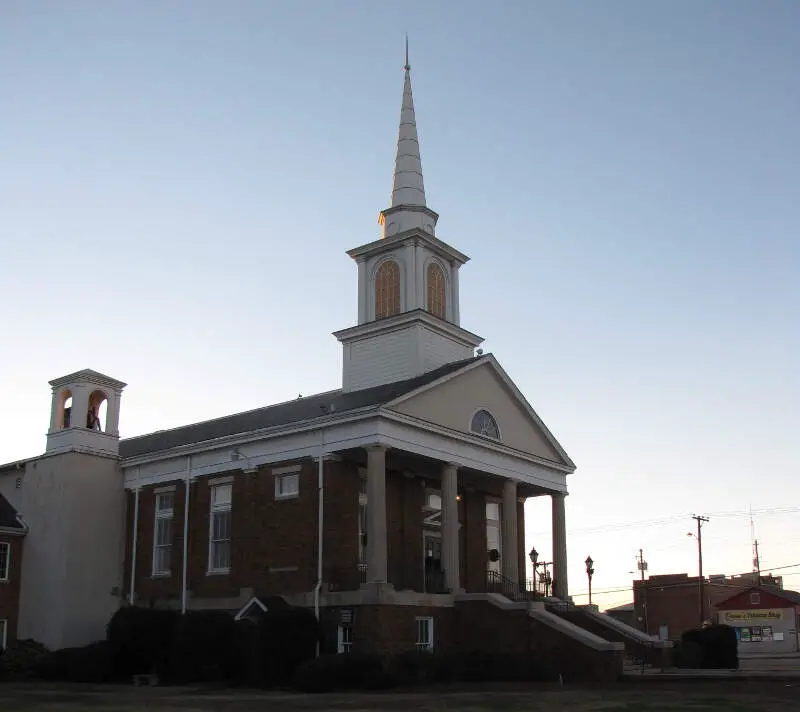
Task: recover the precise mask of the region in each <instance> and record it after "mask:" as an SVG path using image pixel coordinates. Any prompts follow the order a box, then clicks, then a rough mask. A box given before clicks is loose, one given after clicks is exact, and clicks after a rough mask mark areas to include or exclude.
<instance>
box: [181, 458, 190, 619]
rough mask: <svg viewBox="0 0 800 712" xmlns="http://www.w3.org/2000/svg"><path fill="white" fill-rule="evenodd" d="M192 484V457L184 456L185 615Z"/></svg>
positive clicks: (183, 587) (182, 602) (183, 584)
mask: <svg viewBox="0 0 800 712" xmlns="http://www.w3.org/2000/svg"><path fill="white" fill-rule="evenodd" d="M191 484H192V456H191V455H187V456H186V482H185V485H184V489H185V495H184V499H183V561H182V562H181V568H182V571H181V614H183V615H185V614H186V574H187V569H188V566H187V563H188V562H187V559H188V557H189V490H190V489H191Z"/></svg>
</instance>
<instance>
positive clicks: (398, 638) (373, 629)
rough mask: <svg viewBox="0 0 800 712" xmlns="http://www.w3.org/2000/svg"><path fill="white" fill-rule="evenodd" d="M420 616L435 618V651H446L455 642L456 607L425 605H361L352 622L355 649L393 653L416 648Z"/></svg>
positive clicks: (367, 651) (380, 653)
mask: <svg viewBox="0 0 800 712" xmlns="http://www.w3.org/2000/svg"><path fill="white" fill-rule="evenodd" d="M420 616H430V617H431V618H433V640H434V649H435V650H447V649H448V648H450V647H452V645H453V643H454V635H455V632H454V631H455V629H454V618H455V610H454V609H453V608H438V607H426V606H359V607H358V609H357V610H356V613H355V619H354V621H353V648H354V650H356V651H358V652H366V653H376V654H378V655H393V654H395V653H399V652H403V651H404V650H415V649H416V645H417V622H416V619H417V618H418V617H420Z"/></svg>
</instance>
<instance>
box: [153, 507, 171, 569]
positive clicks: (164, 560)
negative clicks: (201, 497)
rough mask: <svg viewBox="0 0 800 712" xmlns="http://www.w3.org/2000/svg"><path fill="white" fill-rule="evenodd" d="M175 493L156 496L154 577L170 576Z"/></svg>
mask: <svg viewBox="0 0 800 712" xmlns="http://www.w3.org/2000/svg"><path fill="white" fill-rule="evenodd" d="M174 506H175V493H174V492H158V493H157V494H156V517H155V524H154V525H153V576H169V573H170V563H171V559H172V513H173V508H174Z"/></svg>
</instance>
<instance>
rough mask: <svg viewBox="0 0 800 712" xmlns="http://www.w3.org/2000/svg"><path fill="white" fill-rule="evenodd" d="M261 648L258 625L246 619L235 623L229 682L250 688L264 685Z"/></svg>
mask: <svg viewBox="0 0 800 712" xmlns="http://www.w3.org/2000/svg"><path fill="white" fill-rule="evenodd" d="M261 647H262V646H261V639H260V637H259V626H258V624H257V623H255V622H254V621H251V620H248V619H246V618H245V619H242V620H238V621H234V622H233V636H232V640H231V646H230V661H231V665H230V668H229V670H228V672H229V677H228V681H229V682H231V683H233V684H237V685H245V686H249V687H258V686H259V685H261V684H262V681H263V680H262V678H263V668H264V665H263V662H262V653H261Z"/></svg>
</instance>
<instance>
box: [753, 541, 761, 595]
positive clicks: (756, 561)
mask: <svg viewBox="0 0 800 712" xmlns="http://www.w3.org/2000/svg"><path fill="white" fill-rule="evenodd" d="M753 546H754V547H755V550H756V558H755V559H753V564H754V565H755V567H756V576H757V577H758V578H756V586H760V585H761V558H760V557H759V556H758V539H756V540H755V542H754V544H753Z"/></svg>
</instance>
